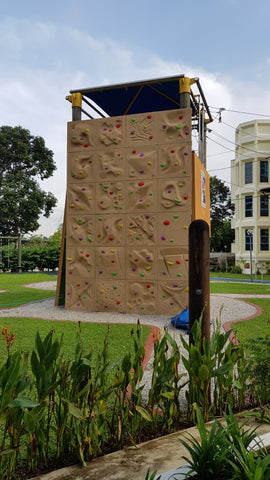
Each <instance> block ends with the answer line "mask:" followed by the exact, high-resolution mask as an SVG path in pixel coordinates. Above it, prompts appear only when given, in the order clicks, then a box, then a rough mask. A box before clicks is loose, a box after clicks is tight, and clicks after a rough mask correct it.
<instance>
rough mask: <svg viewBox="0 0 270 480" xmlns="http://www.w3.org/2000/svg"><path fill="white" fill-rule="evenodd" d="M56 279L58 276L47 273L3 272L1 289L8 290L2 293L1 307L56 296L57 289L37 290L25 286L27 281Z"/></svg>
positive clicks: (0, 283) (0, 277)
mask: <svg viewBox="0 0 270 480" xmlns="http://www.w3.org/2000/svg"><path fill="white" fill-rule="evenodd" d="M53 280H54V281H55V280H56V277H52V276H51V275H47V274H46V273H21V274H12V273H1V274H0V290H7V292H2V293H0V308H6V307H16V306H17V305H22V304H24V303H28V302H35V301H37V300H44V299H45V298H50V297H55V290H37V289H35V288H28V287H24V285H25V284H27V283H36V282H49V281H53Z"/></svg>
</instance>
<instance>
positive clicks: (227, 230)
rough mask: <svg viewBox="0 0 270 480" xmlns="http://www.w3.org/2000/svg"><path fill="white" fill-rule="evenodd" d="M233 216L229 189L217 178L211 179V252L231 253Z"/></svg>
mask: <svg viewBox="0 0 270 480" xmlns="http://www.w3.org/2000/svg"><path fill="white" fill-rule="evenodd" d="M233 214H234V205H233V204H232V203H231V192H230V189H229V187H227V186H226V185H225V183H224V182H223V181H222V180H220V179H219V178H217V177H216V176H214V177H210V215H211V239H210V250H211V251H214V252H221V251H224V249H225V250H227V251H228V252H230V250H231V243H232V241H233V240H234V230H232V229H231V222H230V221H231V218H232V217H233Z"/></svg>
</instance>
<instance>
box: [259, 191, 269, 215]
mask: <svg viewBox="0 0 270 480" xmlns="http://www.w3.org/2000/svg"><path fill="white" fill-rule="evenodd" d="M268 215H269V199H268V195H261V196H260V216H261V217H268Z"/></svg>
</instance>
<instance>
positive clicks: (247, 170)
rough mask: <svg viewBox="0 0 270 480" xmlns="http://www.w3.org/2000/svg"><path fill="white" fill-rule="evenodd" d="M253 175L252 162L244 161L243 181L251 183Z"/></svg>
mask: <svg viewBox="0 0 270 480" xmlns="http://www.w3.org/2000/svg"><path fill="white" fill-rule="evenodd" d="M252 181H253V175H252V162H246V163H245V183H252Z"/></svg>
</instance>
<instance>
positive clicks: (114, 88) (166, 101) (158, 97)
mask: <svg viewBox="0 0 270 480" xmlns="http://www.w3.org/2000/svg"><path fill="white" fill-rule="evenodd" d="M183 77H184V75H177V76H174V77H165V78H158V79H152V80H142V81H138V82H131V83H123V84H117V85H107V86H104V85H102V86H99V87H94V88H86V89H75V90H71V91H70V93H71V94H72V93H81V94H82V99H83V100H84V101H85V102H86V103H87V104H88V105H89V106H90V107H93V103H94V107H98V108H99V109H101V110H102V111H103V112H105V114H106V115H108V116H110V117H112V116H120V115H127V114H129V115H132V114H138V113H145V112H155V111H162V110H173V109H177V108H180V86H179V81H180V79H181V78H183ZM194 80H195V82H196V86H197V88H198V90H199V95H200V101H201V102H202V103H203V104H204V106H205V109H206V111H207V114H208V117H209V118H210V121H211V120H212V118H211V113H210V111H209V108H208V105H207V103H206V100H205V98H204V94H203V91H202V89H201V86H200V83H199V79H197V78H196V79H194ZM190 107H191V108H192V111H193V114H194V115H196V114H197V113H198V112H197V109H198V104H197V101H196V98H195V96H194V95H193V93H192V92H191V95H190ZM94 110H96V111H98V110H97V109H96V108H94Z"/></svg>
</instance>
